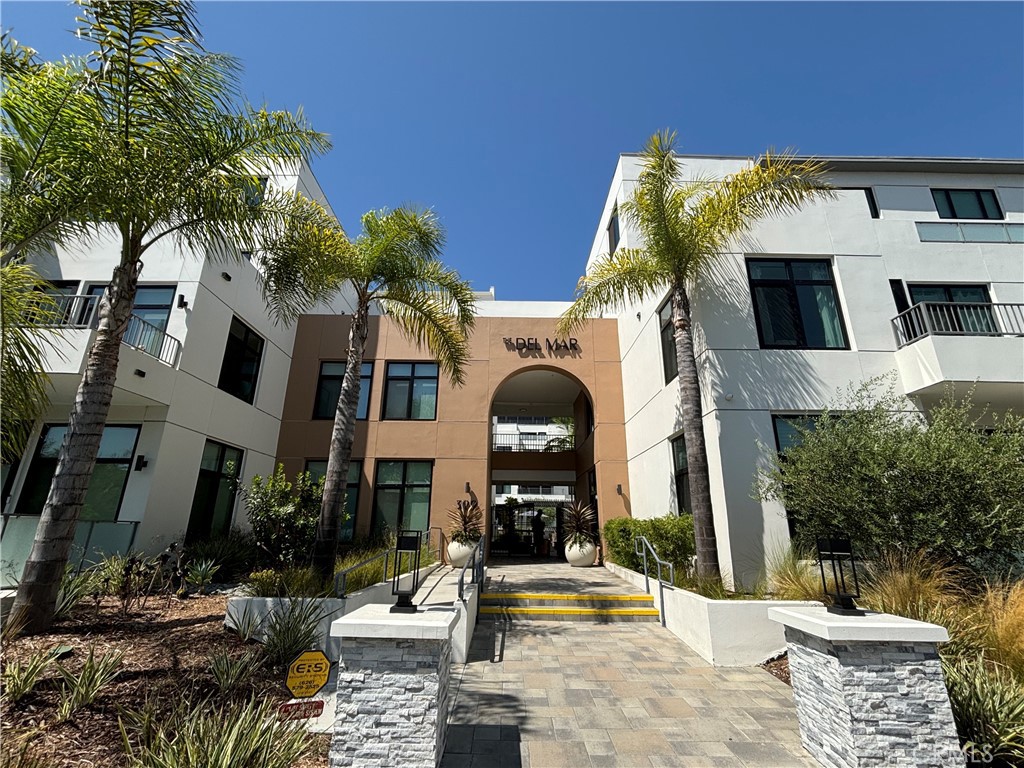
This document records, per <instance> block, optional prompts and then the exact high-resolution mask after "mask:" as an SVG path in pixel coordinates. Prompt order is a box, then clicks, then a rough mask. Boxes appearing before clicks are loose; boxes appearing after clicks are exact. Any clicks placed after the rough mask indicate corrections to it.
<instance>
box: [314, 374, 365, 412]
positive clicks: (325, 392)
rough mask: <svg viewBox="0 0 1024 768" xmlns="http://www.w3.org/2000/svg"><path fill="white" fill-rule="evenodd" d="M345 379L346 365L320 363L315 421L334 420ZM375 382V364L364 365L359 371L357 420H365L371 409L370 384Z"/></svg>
mask: <svg viewBox="0 0 1024 768" xmlns="http://www.w3.org/2000/svg"><path fill="white" fill-rule="evenodd" d="M344 378H345V363H320V378H319V379H317V382H316V405H314V406H313V418H314V419H333V418H334V412H335V411H336V410H337V408H338V398H339V397H340V396H341V382H342V379H344ZM372 381H373V363H363V364H362V367H361V368H360V369H359V405H358V407H357V408H356V418H357V419H365V418H366V416H367V412H368V410H369V407H370V384H371V382H372Z"/></svg>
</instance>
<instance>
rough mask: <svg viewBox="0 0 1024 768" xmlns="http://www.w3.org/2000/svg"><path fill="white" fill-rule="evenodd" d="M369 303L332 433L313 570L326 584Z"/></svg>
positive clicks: (361, 315)
mask: <svg viewBox="0 0 1024 768" xmlns="http://www.w3.org/2000/svg"><path fill="white" fill-rule="evenodd" d="M368 315H369V302H367V301H363V300H360V302H359V306H358V308H357V309H356V311H355V312H354V313H353V314H352V326H351V328H349V332H348V359H347V360H346V361H345V377H344V378H343V379H342V381H341V393H340V395H339V396H338V407H337V409H336V410H335V412H334V429H333V430H332V432H331V451H330V454H329V455H328V457H327V475H326V476H325V477H324V498H323V502H322V504H321V506H320V521H319V522H318V523H317V527H316V543H315V544H314V546H313V568H314V569H315V570H316V573H317V575H318V576H319V577H320V578H321V579H322V580H323V582H324V583H325V584H326V583H327V581H328V579H331V578H333V577H334V562H335V560H336V559H337V557H338V532H339V530H340V528H341V520H342V514H343V513H344V510H345V487H346V485H347V481H348V465H349V461H350V460H351V458H352V443H353V442H354V441H355V436H356V414H357V412H358V409H359V388H360V379H359V374H360V371H361V369H362V365H363V353H364V352H365V348H366V334H367V331H368Z"/></svg>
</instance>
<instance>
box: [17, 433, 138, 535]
mask: <svg viewBox="0 0 1024 768" xmlns="http://www.w3.org/2000/svg"><path fill="white" fill-rule="evenodd" d="M67 431H68V428H67V426H66V425H63V424H59V425H56V424H55V425H46V426H44V427H43V431H42V433H41V434H40V435H39V443H38V444H37V446H36V453H35V456H34V457H33V458H32V463H31V464H30V465H29V468H28V472H27V473H26V475H25V484H24V485H23V486H22V489H21V496H20V498H19V499H18V514H19V515H38V514H39V513H41V512H42V511H43V506H44V505H45V504H46V497H47V495H49V493H50V483H51V482H52V481H53V473H54V472H55V471H56V469H57V457H58V455H59V454H60V446H61V444H62V443H63V442H64V435H65V434H67ZM138 437H139V427H138V425H131V426H122V425H117V426H114V425H112V424H108V425H107V426H106V427H104V428H103V435H102V436H101V437H100V451H99V455H98V456H97V458H96V467H95V469H93V472H92V477H91V479H90V480H89V490H88V492H87V493H86V495H85V506H84V507H83V508H82V513H81V515H80V516H79V519H80V520H117V513H118V510H119V509H120V507H121V498H122V496H124V489H125V486H126V485H127V484H128V473H129V472H130V471H131V465H132V456H133V455H134V454H135V444H136V442H137V441H138Z"/></svg>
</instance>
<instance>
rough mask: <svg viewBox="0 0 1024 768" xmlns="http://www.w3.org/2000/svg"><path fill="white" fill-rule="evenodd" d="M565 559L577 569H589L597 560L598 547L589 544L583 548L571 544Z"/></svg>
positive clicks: (566, 549)
mask: <svg viewBox="0 0 1024 768" xmlns="http://www.w3.org/2000/svg"><path fill="white" fill-rule="evenodd" d="M565 559H566V560H567V561H568V563H569V565H571V566H573V567H575V568H587V567H589V566H591V565H593V564H594V560H596V559H597V546H596V545H595V544H592V543H589V542H588V543H587V544H584V545H583V546H582V547H576V546H573V545H571V544H570V545H569V546H567V547H566V548H565Z"/></svg>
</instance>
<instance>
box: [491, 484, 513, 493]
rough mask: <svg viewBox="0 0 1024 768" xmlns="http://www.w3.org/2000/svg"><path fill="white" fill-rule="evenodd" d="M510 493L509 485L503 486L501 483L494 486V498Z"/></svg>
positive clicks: (510, 487)
mask: <svg viewBox="0 0 1024 768" xmlns="http://www.w3.org/2000/svg"><path fill="white" fill-rule="evenodd" d="M510 493H512V486H511V485H509V484H504V485H503V484H501V483H497V484H495V486H494V495H495V496H508V495H509V494H510Z"/></svg>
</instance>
